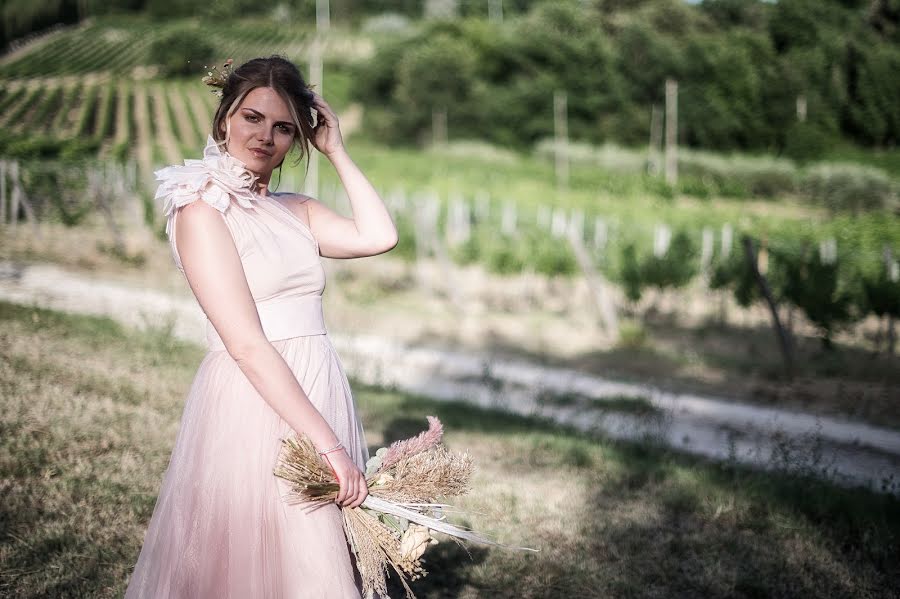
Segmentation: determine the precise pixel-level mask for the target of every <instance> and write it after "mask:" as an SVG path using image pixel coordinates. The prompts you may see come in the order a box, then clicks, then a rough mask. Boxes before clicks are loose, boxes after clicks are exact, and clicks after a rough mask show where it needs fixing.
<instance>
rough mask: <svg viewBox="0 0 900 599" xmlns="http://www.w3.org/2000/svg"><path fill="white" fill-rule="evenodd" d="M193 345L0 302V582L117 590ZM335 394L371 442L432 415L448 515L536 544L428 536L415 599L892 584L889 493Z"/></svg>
mask: <svg viewBox="0 0 900 599" xmlns="http://www.w3.org/2000/svg"><path fill="white" fill-rule="evenodd" d="M201 357H202V350H201V349H200V348H198V347H195V346H191V345H186V344H183V343H180V342H177V341H174V340H173V339H172V338H171V337H170V336H169V335H168V334H167V332H166V331H164V330H159V331H153V332H149V333H144V334H139V333H136V332H133V331H129V330H125V329H122V328H121V327H120V326H118V325H116V324H115V323H113V322H112V321H110V320H106V319H100V318H90V317H80V316H69V315H64V314H60V313H56V312H51V311H46V310H41V309H35V308H30V307H24V306H17V305H13V304H9V303H0V398H2V400H0V402H2V411H0V414H2V415H0V496H2V501H0V594H2V595H3V596H4V597H34V598H37V597H121V596H122V593H123V592H124V588H125V584H126V582H127V579H128V575H129V571H130V568H131V567H133V565H134V562H135V561H136V559H137V554H138V551H139V548H140V545H141V541H142V536H143V533H144V531H145V529H146V525H147V522H148V520H149V517H150V515H151V513H152V510H153V506H154V503H155V499H156V492H157V490H158V486H159V484H160V481H161V477H162V473H163V470H164V469H165V467H166V464H167V461H168V457H169V453H170V451H171V448H172V445H173V443H174V439H175V434H176V432H177V430H178V419H179V417H180V414H181V409H182V402H183V398H184V396H185V394H186V393H187V390H188V387H189V385H190V382H191V378H192V376H193V373H194V370H195V368H196V366H197V364H198V363H199V361H200V359H201ZM353 388H354V390H355V397H356V401H357V403H358V406H359V409H360V414H361V417H362V420H363V423H364V425H365V427H366V431H367V437H368V438H367V442H368V443H369V445H370V447H373V448H374V447H378V446H381V445H383V444H385V443H386V442H389V441H392V440H395V439H399V438H403V437H407V436H409V435H411V434H413V433H415V432H417V431H419V430H421V429H422V428H424V426H425V418H424V417H425V415H428V414H435V415H437V416H438V417H440V418H441V420H442V421H443V423H444V425H445V428H446V430H447V434H446V437H445V441H446V443H447V445H448V446H449V447H450V448H452V449H456V450H465V451H469V452H470V453H471V455H472V456H473V457H474V459H475V463H476V475H475V478H474V480H473V481H472V483H473V484H472V486H473V488H474V489H475V491H474V492H473V493H472V494H471V495H470V496H468V497H466V498H464V499H463V500H461V501H460V502H458V504H459V505H460V506H462V507H464V508H465V509H466V510H468V512H469V513H470V514H471V516H470V517H468V518H465V519H464V520H463V522H465V523H466V524H469V525H471V526H473V527H474V528H476V529H479V530H481V531H483V532H485V533H487V534H489V535H491V536H493V537H495V538H497V539H499V540H501V541H503V542H506V543H511V544H519V545H527V546H531V547H538V548H540V549H541V552H540V553H537V554H524V553H517V552H511V551H504V550H499V549H490V550H488V549H485V548H482V547H477V546H474V547H470V548H469V551H468V553H467V552H466V551H464V550H462V549H461V548H459V547H457V546H456V545H454V544H453V543H452V542H450V541H445V542H442V543H441V544H439V545H438V546H437V547H435V548H433V549H431V550H430V551H429V553H426V562H427V565H426V567H427V568H428V569H429V570H430V571H431V574H430V575H429V576H428V577H427V578H425V579H424V580H421V581H417V582H416V583H415V584H414V585H413V587H414V590H415V591H416V592H417V593H418V595H419V596H420V597H423V598H425V597H435V598H437V597H535V598H537V597H672V596H710V597H726V596H727V597H808V596H818V597H825V596H828V597H849V596H854V597H892V596H898V593H900V564H898V561H897V559H896V556H897V555H898V551H900V500H898V499H897V498H892V497H888V496H878V495H874V494H872V493H869V492H866V491H860V490H845V489H839V488H834V487H832V486H829V485H827V484H825V483H820V482H815V481H811V480H804V479H797V478H791V477H786V476H781V475H778V474H772V475H763V474H758V473H754V472H750V471H747V470H744V469H741V468H736V467H732V466H730V465H727V464H726V465H714V464H710V463H707V462H704V461H702V460H698V459H694V458H688V457H684V456H681V455H678V454H675V453H672V452H669V451H665V450H662V449H657V448H653V447H640V446H636V445H630V444H619V443H612V442H609V441H606V440H603V439H594V438H590V437H587V436H584V435H581V434H578V433H575V432H572V431H571V430H567V429H564V428H560V427H558V426H555V425H552V424H549V423H547V422H543V421H538V420H533V419H526V418H520V417H514V416H510V415H507V414H505V413H502V412H497V411H485V410H481V409H477V408H473V407H470V406H467V405H465V404H463V403H441V402H433V401H430V400H427V399H424V398H421V397H415V396H410V395H404V394H402V393H397V392H395V391H392V390H387V389H374V388H365V387H363V386H361V385H359V384H354V385H353ZM394 590H395V591H396V590H397V587H396V586H395V587H394ZM396 596H400V595H399V594H398V595H396Z"/></svg>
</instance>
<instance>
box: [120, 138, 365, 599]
mask: <svg viewBox="0 0 900 599" xmlns="http://www.w3.org/2000/svg"><path fill="white" fill-rule="evenodd" d="M209 141H210V144H209V145H207V148H206V150H205V152H204V159H203V160H202V161H200V160H196V161H185V166H173V167H168V168H166V169H163V170H161V171H158V172H157V177H158V178H159V179H160V180H161V181H163V183H162V185H161V186H160V194H161V195H163V196H167V209H166V212H167V214H168V218H169V222H168V224H169V226H168V227H167V232H168V233H169V243H170V245H171V249H172V253H173V256H174V259H175V263H176V265H177V266H178V268H179V270H181V271H182V272H184V270H183V268H182V266H181V260H180V258H179V256H178V250H177V248H176V247H175V226H176V222H177V214H178V211H177V207H178V206H181V205H184V204H186V203H189V202H190V201H195V200H196V199H202V200H204V201H207V202H208V203H210V204H212V205H213V206H215V207H216V208H218V209H219V210H220V211H221V212H222V216H223V218H224V220H225V222H226V223H227V226H228V228H229V230H230V232H231V234H232V237H233V238H234V242H235V244H236V247H237V249H238V252H239V254H240V256H241V261H242V263H243V267H244V272H245V273H246V276H247V282H248V284H249V287H250V290H251V293H252V295H253V298H254V300H255V302H256V306H257V310H258V312H259V316H260V321H261V322H262V325H263V329H264V331H265V333H266V336H267V337H268V338H269V339H270V340H271V341H272V343H273V345H274V346H275V348H276V349H277V350H278V351H279V352H280V353H281V355H282V356H284V359H285V361H286V362H287V364H288V366H289V367H290V368H291V370H292V371H293V372H294V374H295V376H296V377H297V380H298V381H299V383H300V385H301V387H302V388H303V390H304V391H305V392H306V394H307V395H308V396H309V398H310V400H311V401H312V403H313V404H314V405H315V406H316V408H317V409H318V410H319V412H321V414H322V415H323V416H324V417H325V419H326V420H327V421H328V423H329V424H330V425H331V427H332V429H334V432H335V433H336V435H337V437H338V439H340V441H341V442H342V443H343V444H344V446H345V447H346V448H347V450H348V452H349V454H350V456H351V457H352V458H353V459H354V460H355V461H356V463H357V464H358V465H359V466H360V468H364V466H365V462H366V460H367V459H368V450H367V447H366V444H365V442H364V435H363V428H362V424H361V423H360V421H359V418H358V417H357V415H356V409H355V405H354V402H353V397H352V395H351V391H350V386H349V384H348V382H347V376H346V375H345V373H344V370H343V368H342V366H341V362H340V360H339V358H338V355H337V353H336V352H335V349H334V347H333V346H332V344H331V341H330V340H329V337H328V334H327V333H326V331H325V325H324V321H323V317H322V292H323V290H324V288H325V272H324V270H323V268H322V263H321V260H320V258H319V252H318V244H317V242H316V240H315V238H314V237H313V235H312V233H311V232H310V230H309V228H308V227H307V226H306V225H305V224H304V223H303V221H301V220H300V219H299V218H297V216H295V215H294V213H292V212H291V211H290V210H289V209H288V208H287V207H285V206H284V205H283V204H282V202H283V201H284V199H283V198H279V197H278V196H263V195H259V194H256V193H254V192H251V191H250V190H249V188H241V185H243V183H241V181H242V177H244V176H245V175H244V173H242V172H241V169H240V166H242V165H241V163H240V162H239V161H237V160H236V159H234V158H233V157H231V156H229V155H228V154H224V153H221V152H220V151H219V149H218V147H216V146H215V144H214V142H212V139H210V140H209ZM244 183H246V181H244ZM195 188H198V189H199V191H197V189H195ZM223 190H224V191H225V192H226V193H224V194H223V193H222V192H223ZM160 194H158V195H160ZM206 324H207V342H208V345H209V351H208V353H207V354H206V355H205V357H204V358H203V361H202V362H201V363H200V367H199V369H198V371H197V374H196V376H195V378H194V381H193V383H192V385H191V387H190V391H189V393H188V396H187V399H186V403H185V406H184V412H183V414H182V418H181V427H180V429H179V432H178V436H177V439H176V441H175V447H174V449H173V451H172V456H171V458H170V461H169V465H168V468H167V470H166V471H165V474H164V477H163V480H162V486H161V488H160V491H159V497H158V499H157V502H156V507H155V508H154V510H153V516H152V517H151V519H150V524H149V527H148V529H147V532H146V535H145V537H144V544H143V547H142V549H141V552H140V556H139V557H138V560H137V564H136V565H135V568H134V572H133V573H132V575H131V579H130V582H129V585H128V590H127V592H126V594H125V597H126V599H138V598H147V599H150V598H153V599H182V598H183V599H247V598H259V599H299V598H307V597H308V598H314V599H324V598H330V597H333V598H341V599H345V598H348V597H359V596H360V586H359V582H358V575H357V574H356V571H355V568H354V565H353V559H352V556H351V554H350V550H349V547H348V545H347V541H346V538H345V535H344V531H343V528H342V524H341V516H340V511H339V508H338V507H337V506H336V505H335V504H333V503H332V504H328V505H327V506H325V507H323V508H321V509H318V510H315V511H309V510H307V509H306V508H304V507H303V506H299V505H290V504H288V503H287V502H285V501H284V499H283V497H282V496H283V495H284V494H285V493H287V491H288V485H287V483H285V482H284V481H283V480H281V479H279V478H277V477H275V476H274V475H273V474H272V470H273V469H274V467H275V465H276V461H277V458H278V453H279V451H280V449H281V439H282V438H284V437H287V436H289V435H291V434H293V432H294V431H293V430H292V429H291V428H290V426H288V424H287V423H286V422H285V421H284V420H282V419H281V418H280V417H279V416H278V414H277V413H276V412H275V411H274V410H272V408H271V407H270V406H269V404H268V403H266V401H265V400H264V399H263V398H262V397H261V396H260V395H259V393H257V391H256V389H255V388H254V387H253V386H252V385H251V384H250V382H249V381H248V380H247V379H246V377H245V376H244V374H243V372H241V370H240V369H239V368H238V366H237V364H236V363H235V361H234V360H233V359H232V358H231V356H230V355H229V354H228V352H226V351H225V349H224V346H223V345H222V341H221V339H220V338H219V336H218V334H217V333H216V331H215V329H214V328H213V327H212V325H211V324H210V323H209V321H207V323H206Z"/></svg>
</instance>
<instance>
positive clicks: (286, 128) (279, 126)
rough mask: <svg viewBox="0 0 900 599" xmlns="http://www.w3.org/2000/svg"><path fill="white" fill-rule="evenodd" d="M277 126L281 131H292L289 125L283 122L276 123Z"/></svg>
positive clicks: (288, 132)
mask: <svg viewBox="0 0 900 599" xmlns="http://www.w3.org/2000/svg"><path fill="white" fill-rule="evenodd" d="M278 128H279V129H281V132H282V133H287V134H290V133H293V132H294V130H293V128H292V127H289V126H288V125H284V124H282V125H278Z"/></svg>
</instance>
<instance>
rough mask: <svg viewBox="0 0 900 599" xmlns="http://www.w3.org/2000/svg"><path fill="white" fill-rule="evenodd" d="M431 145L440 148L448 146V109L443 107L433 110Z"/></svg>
mask: <svg viewBox="0 0 900 599" xmlns="http://www.w3.org/2000/svg"><path fill="white" fill-rule="evenodd" d="M431 143H432V145H434V146H435V147H439V148H440V147H444V146H446V145H447V109H446V108H445V107H443V106H442V107H440V108H432V109H431Z"/></svg>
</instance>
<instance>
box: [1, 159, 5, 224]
mask: <svg viewBox="0 0 900 599" xmlns="http://www.w3.org/2000/svg"><path fill="white" fill-rule="evenodd" d="M5 224H6V161H5V160H0V225H5Z"/></svg>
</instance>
